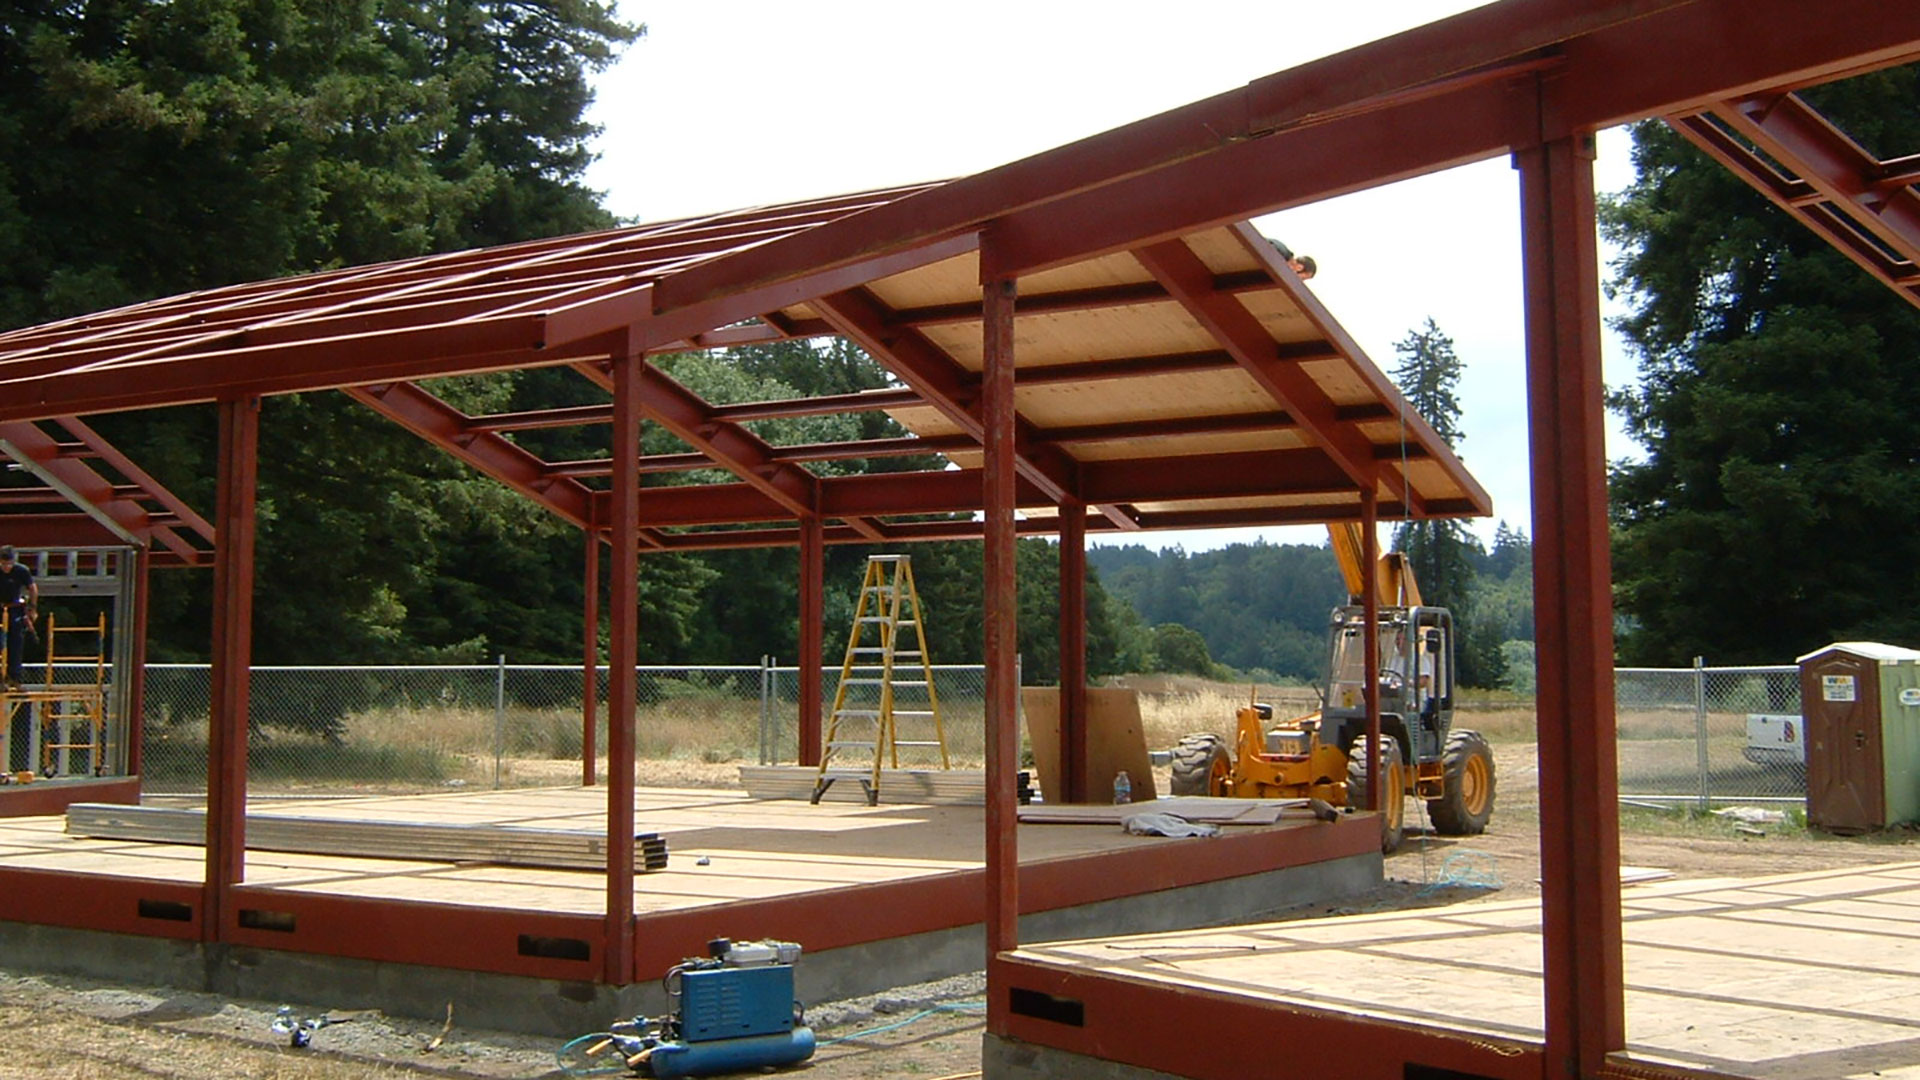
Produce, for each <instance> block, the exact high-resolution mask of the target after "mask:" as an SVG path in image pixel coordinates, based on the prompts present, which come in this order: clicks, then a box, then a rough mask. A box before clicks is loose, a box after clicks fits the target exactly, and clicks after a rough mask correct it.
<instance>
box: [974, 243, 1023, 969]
mask: <svg viewBox="0 0 1920 1080" xmlns="http://www.w3.org/2000/svg"><path fill="white" fill-rule="evenodd" d="M981 292H982V295H983V296H984V298H985V316H986V317H985V320H984V321H983V323H982V334H983V336H984V348H983V350H982V351H983V353H984V367H983V370H982V372H981V376H982V377H981V389H982V390H983V395H982V396H983V397H984V399H985V400H984V402H983V405H984V406H985V407H984V409H983V413H984V416H983V418H982V421H981V427H982V431H981V436H982V438H983V439H984V441H985V443H986V468H985V469H984V470H983V471H984V473H985V475H984V478H983V484H982V488H983V497H982V499H981V506H982V509H983V513H982V518H983V521H984V527H985V531H986V539H985V550H984V552H983V567H982V574H983V577H984V582H983V585H982V588H981V598H980V599H981V606H982V608H983V609H984V612H983V614H984V620H985V623H986V626H985V630H986V646H985V652H984V653H983V654H982V657H981V659H982V660H983V661H984V662H985V664H986V669H987V686H986V729H987V730H986V759H987V760H986V774H987V775H986V793H985V797H986V804H987V805H986V864H987V865H986V886H987V918H986V931H987V958H988V959H989V960H991V959H992V958H993V957H995V956H998V955H1000V954H1001V953H1003V952H1007V951H1009V950H1011V949H1015V948H1018V947H1019V945H1020V850H1019V845H1018V844H1017V842H1016V840H1015V837H1014V826H1015V823H1016V822H1017V820H1018V813H1019V811H1018V807H1017V806H1016V802H1015V793H1014V788H1015V786H1016V784H1015V778H1014V772H1015V770H1017V769H1018V768H1019V767H1020V760H1019V753H1020V732H1019V727H1018V717H1019V709H1020V677H1019V670H1020V641H1019V637H1020V627H1019V609H1020V605H1019V596H1018V590H1017V589H1016V587H1015V577H1014V575H1015V568H1014V557H1015V543H1014V541H1015V539H1016V538H1017V537H1018V535H1019V533H1018V531H1017V529H1016V527H1015V525H1014V508H1015V506H1016V505H1017V502H1018V498H1017V490H1016V485H1015V478H1016V475H1017V470H1018V454H1017V453H1016V449H1015V440H1016V438H1017V432H1018V425H1019V420H1020V417H1019V414H1018V413H1017V412H1015V410H1014V405H1013V387H1014V357H1013V308H1014V296H1015V286H1014V282H1013V279H1011V278H1004V279H999V280H986V281H983V282H981Z"/></svg>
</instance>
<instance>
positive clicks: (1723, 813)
mask: <svg viewBox="0 0 1920 1080" xmlns="http://www.w3.org/2000/svg"><path fill="white" fill-rule="evenodd" d="M1713 816H1714V817H1717V818H1719V819H1721V820H1722V821H1734V822H1738V823H1740V824H1741V825H1782V824H1785V823H1786V820H1787V814H1786V811H1784V810H1768V809H1767V808H1765V807H1763V806H1723V807H1721V808H1720V809H1718V810H1715V811H1714V812H1713Z"/></svg>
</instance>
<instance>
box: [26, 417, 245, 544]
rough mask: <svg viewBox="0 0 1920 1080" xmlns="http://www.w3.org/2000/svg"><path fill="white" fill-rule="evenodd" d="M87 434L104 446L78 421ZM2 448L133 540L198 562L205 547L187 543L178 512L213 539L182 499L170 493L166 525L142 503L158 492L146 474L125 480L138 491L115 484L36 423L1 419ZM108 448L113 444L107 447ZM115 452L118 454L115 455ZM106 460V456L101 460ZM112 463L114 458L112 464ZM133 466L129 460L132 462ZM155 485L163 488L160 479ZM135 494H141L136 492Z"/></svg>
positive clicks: (205, 524)
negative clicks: (177, 524)
mask: <svg viewBox="0 0 1920 1080" xmlns="http://www.w3.org/2000/svg"><path fill="white" fill-rule="evenodd" d="M79 426H80V427H81V429H82V430H84V431H86V432H87V434H88V435H89V436H91V437H92V438H94V439H95V440H98V441H99V442H100V445H102V446H105V445H106V444H105V440H100V439H99V436H97V435H94V434H93V432H92V431H91V429H87V428H85V426H84V425H79ZM0 447H4V448H5V450H6V453H7V454H8V456H11V457H13V458H14V459H15V460H17V461H19V463H20V464H21V465H23V466H25V467H26V468H27V469H29V470H31V471H32V472H33V473H34V474H35V475H36V476H38V477H39V478H40V479H41V480H42V481H43V482H45V483H46V484H47V485H48V486H49V487H51V488H52V489H53V490H55V491H57V492H59V493H60V494H61V495H62V496H63V497H64V498H65V500H66V501H68V502H70V503H71V504H72V505H74V506H77V507H79V508H80V509H81V510H83V511H85V512H86V513H87V515H88V516H90V517H92V518H93V519H94V520H96V521H98V522H99V523H100V524H101V525H103V526H105V527H106V528H107V529H109V530H111V531H113V532H114V533H115V534H117V535H118V536H119V537H120V539H122V540H125V541H127V542H129V543H135V544H144V543H145V542H146V541H147V540H148V539H152V540H155V541H158V542H159V543H160V544H161V545H162V546H164V547H165V548H166V549H167V550H168V551H171V552H172V553H173V554H174V555H176V556H178V557H179V558H180V559H182V560H184V561H186V562H188V563H197V562H199V561H200V559H201V557H202V555H203V554H204V553H203V551H202V550H201V549H200V548H198V547H195V546H194V545H193V544H192V543H190V542H188V540H187V538H186V537H184V536H181V535H180V534H179V532H178V531H177V530H175V529H174V528H172V525H171V524H170V522H172V521H174V520H177V518H176V516H175V515H177V514H178V512H179V511H183V510H184V511H185V512H186V513H187V514H190V515H192V520H193V521H194V522H196V523H197V525H196V528H198V529H199V530H200V531H201V534H202V535H203V536H206V537H208V538H209V539H211V533H212V531H213V528H212V526H211V525H208V524H207V522H206V521H205V520H204V519H201V518H200V516H199V515H198V514H194V513H193V511H192V510H191V509H190V508H188V507H187V506H186V505H185V504H184V503H181V502H179V500H177V499H174V498H173V497H172V496H171V495H168V496H167V502H166V503H165V505H166V507H167V512H168V515H169V517H168V519H167V521H168V523H162V522H161V521H158V520H156V516H155V515H154V514H153V513H152V512H150V511H149V510H147V509H146V507H144V506H141V505H140V503H139V502H138V501H137V499H138V497H154V496H155V492H154V491H152V490H149V489H147V488H146V487H145V485H142V484H139V480H138V478H147V479H148V480H151V478H148V477H146V474H145V473H142V472H139V471H138V470H137V469H136V470H135V475H131V476H128V477H127V479H129V480H134V481H135V490H134V491H129V490H128V489H127V488H126V487H125V486H116V485H115V484H114V483H113V482H112V481H111V480H108V479H107V478H106V477H104V476H101V475H100V474H99V473H98V472H96V471H94V469H93V468H92V467H91V466H89V465H88V464H87V463H86V462H85V461H83V460H81V459H80V458H79V457H78V456H75V455H72V454H70V453H68V452H66V451H65V450H64V449H63V448H62V446H61V444H60V443H59V442H58V441H57V440H55V439H54V437H53V436H51V435H49V434H47V433H46V432H45V431H44V430H42V429H41V427H40V426H39V425H38V424H36V423H31V422H28V421H12V422H7V423H0ZM109 449H110V448H109ZM116 456H117V454H116ZM103 460H104V459H103ZM109 464H112V462H109ZM128 464H129V465H131V462H129V463H128ZM154 488H155V489H157V490H159V491H164V490H165V489H164V488H160V487H159V485H158V484H157V483H156V484H154ZM136 493H137V494H136Z"/></svg>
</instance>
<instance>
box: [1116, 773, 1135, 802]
mask: <svg viewBox="0 0 1920 1080" xmlns="http://www.w3.org/2000/svg"><path fill="white" fill-rule="evenodd" d="M1113 801H1114V802H1115V803H1130V802H1132V801H1133V780H1132V779H1131V778H1130V777H1128V776H1127V770H1125V769H1121V770H1120V775H1118V776H1115V777H1114V778H1113Z"/></svg>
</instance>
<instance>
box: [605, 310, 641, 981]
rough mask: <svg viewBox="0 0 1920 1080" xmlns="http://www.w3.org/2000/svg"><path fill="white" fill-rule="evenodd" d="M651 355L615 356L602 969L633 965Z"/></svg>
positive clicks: (620, 976) (620, 973)
mask: <svg viewBox="0 0 1920 1080" xmlns="http://www.w3.org/2000/svg"><path fill="white" fill-rule="evenodd" d="M645 362H646V361H645V359H644V358H643V356H642V355H641V353H640V352H639V351H638V350H634V349H630V348H629V347H627V345H626V343H625V342H624V341H623V342H622V343H621V348H620V349H619V351H617V352H616V353H615V354H614V361H613V462H614V466H613V468H614V472H613V496H612V499H611V500H610V506H611V512H610V513H609V515H608V520H607V525H608V528H609V529H610V530H611V531H612V534H613V558H612V559H611V560H609V562H608V565H607V577H608V580H609V582H610V585H611V588H610V589H609V599H608V602H607V606H608V607H609V609H610V611H609V615H610V617H611V619H612V627H611V630H610V632H609V635H608V642H609V646H608V649H607V666H608V678H607V921H606V943H607V950H606V964H605V967H604V969H603V971H602V977H603V978H605V979H606V981H608V982H610V983H613V984H614V985H616V986H618V985H622V984H623V983H624V982H625V981H626V979H627V977H628V974H629V973H630V972H632V971H633V846H634V845H633V787H634V775H633V770H634V711H635V708H636V706H637V704H638V686H637V685H636V679H637V677H638V676H637V673H636V671H635V669H634V666H635V665H636V664H638V663H639V662H640V627H639V622H640V590H639V576H640V538H639V534H640V500H639V494H640V475H639V467H640V385H641V367H642V365H644V364H645Z"/></svg>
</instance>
